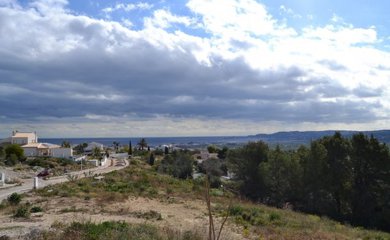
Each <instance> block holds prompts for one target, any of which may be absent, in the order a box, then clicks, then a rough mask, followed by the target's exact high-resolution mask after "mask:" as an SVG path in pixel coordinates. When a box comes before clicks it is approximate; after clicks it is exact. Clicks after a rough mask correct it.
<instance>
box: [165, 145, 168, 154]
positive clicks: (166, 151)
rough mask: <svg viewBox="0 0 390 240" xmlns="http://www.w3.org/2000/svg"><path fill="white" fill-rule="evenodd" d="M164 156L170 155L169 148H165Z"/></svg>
mask: <svg viewBox="0 0 390 240" xmlns="http://www.w3.org/2000/svg"><path fill="white" fill-rule="evenodd" d="M164 154H165V155H167V154H169V148H168V147H167V146H165V147H164Z"/></svg>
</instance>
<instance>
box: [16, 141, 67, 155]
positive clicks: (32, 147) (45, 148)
mask: <svg viewBox="0 0 390 240" xmlns="http://www.w3.org/2000/svg"><path fill="white" fill-rule="evenodd" d="M22 148H23V150H24V155H25V156H26V157H42V156H48V157H57V158H71V157H73V150H72V149H71V148H63V147H61V146H59V145H56V144H51V143H30V144H26V145H23V146H22Z"/></svg>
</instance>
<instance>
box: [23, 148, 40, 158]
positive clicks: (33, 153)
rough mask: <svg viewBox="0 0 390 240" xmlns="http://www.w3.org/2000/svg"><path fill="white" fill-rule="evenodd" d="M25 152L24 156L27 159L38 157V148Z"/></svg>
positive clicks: (28, 149) (27, 149) (26, 149)
mask: <svg viewBox="0 0 390 240" xmlns="http://www.w3.org/2000/svg"><path fill="white" fill-rule="evenodd" d="M23 150H24V156H26V157H34V156H38V149H37V148H23Z"/></svg>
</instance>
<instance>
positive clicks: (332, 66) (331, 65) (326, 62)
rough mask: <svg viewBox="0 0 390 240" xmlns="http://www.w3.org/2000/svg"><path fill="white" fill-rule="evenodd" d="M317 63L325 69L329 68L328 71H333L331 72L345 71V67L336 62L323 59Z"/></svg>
mask: <svg viewBox="0 0 390 240" xmlns="http://www.w3.org/2000/svg"><path fill="white" fill-rule="evenodd" d="M318 63H319V64H321V65H324V66H326V67H327V68H329V69H330V70H333V71H345V70H347V67H346V66H344V65H342V64H340V63H338V62H336V61H333V60H328V59H324V60H321V61H318Z"/></svg>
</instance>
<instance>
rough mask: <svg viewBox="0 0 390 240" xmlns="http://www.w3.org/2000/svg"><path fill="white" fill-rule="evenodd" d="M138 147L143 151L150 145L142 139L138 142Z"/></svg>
mask: <svg viewBox="0 0 390 240" xmlns="http://www.w3.org/2000/svg"><path fill="white" fill-rule="evenodd" d="M138 146H139V147H140V148H141V150H142V151H143V150H144V148H146V147H147V146H148V143H147V142H146V140H145V138H141V140H140V141H139V142H138Z"/></svg>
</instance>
